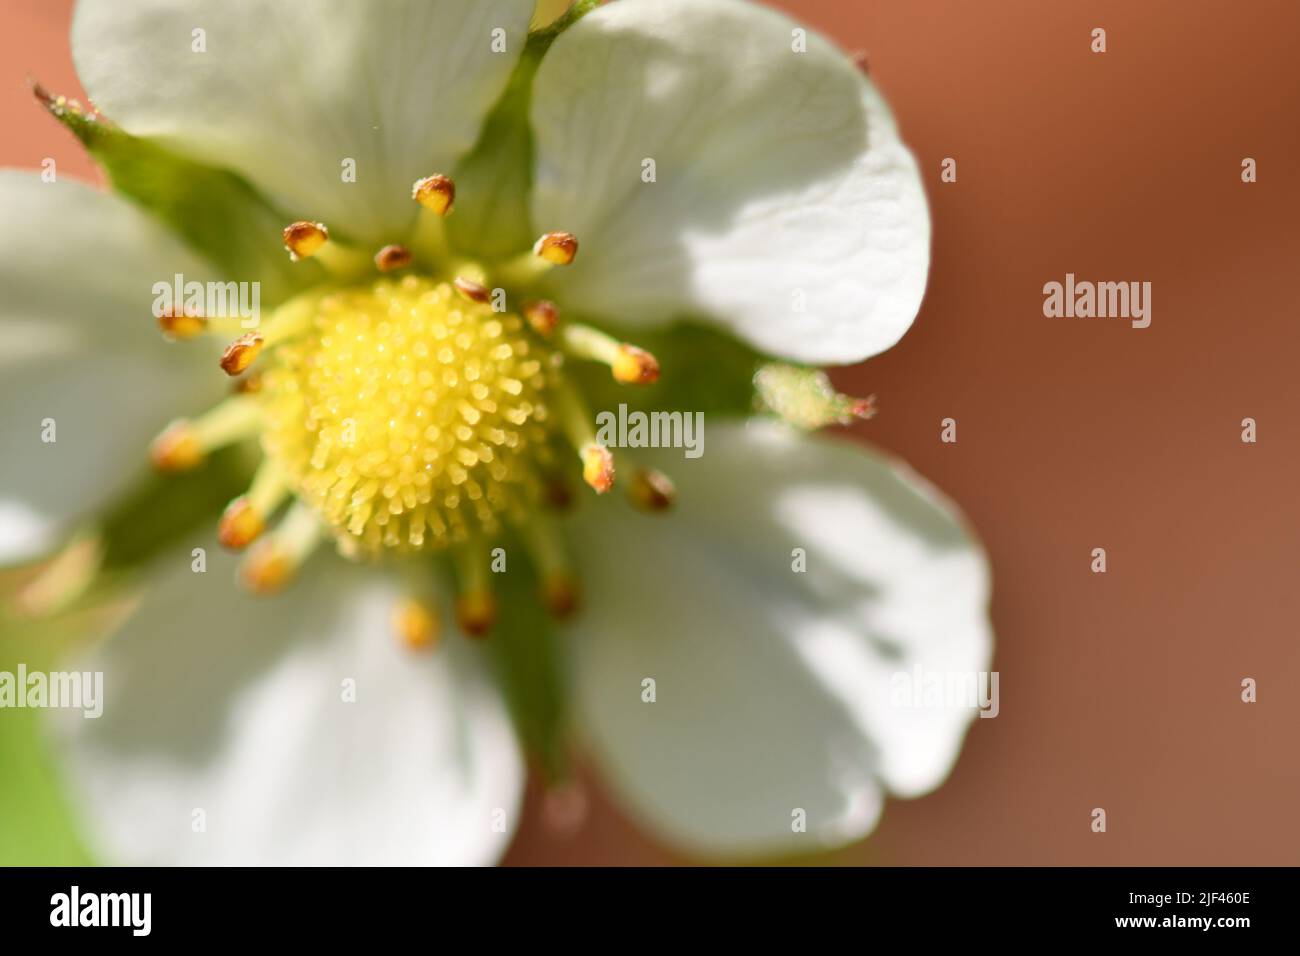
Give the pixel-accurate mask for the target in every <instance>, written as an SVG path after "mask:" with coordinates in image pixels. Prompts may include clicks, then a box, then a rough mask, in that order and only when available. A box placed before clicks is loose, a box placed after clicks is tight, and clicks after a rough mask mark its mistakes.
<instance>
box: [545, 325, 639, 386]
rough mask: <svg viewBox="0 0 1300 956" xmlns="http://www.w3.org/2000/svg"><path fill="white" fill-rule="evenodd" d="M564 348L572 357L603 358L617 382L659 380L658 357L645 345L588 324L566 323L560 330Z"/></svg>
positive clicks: (602, 360)
mask: <svg viewBox="0 0 1300 956" xmlns="http://www.w3.org/2000/svg"><path fill="white" fill-rule="evenodd" d="M560 335H561V342H562V343H563V345H564V350H565V351H566V352H568V353H569V354H570V355H572V356H574V357H575V358H580V359H587V360H589V361H593V362H603V363H604V364H605V365H608V366H609V369H610V373H611V374H612V375H613V376H614V380H615V381H616V382H620V383H622V384H624V385H652V384H654V383H655V382H657V381H659V360H658V359H656V358H655V357H654V356H653V355H651V354H650V353H649V352H647V351H646V350H645V349H641V348H637V347H636V346H635V345H629V344H628V343H626V342H619V341H618V340H617V339H614V338H611V337H610V336H608V335H606V334H605V333H604V332H601V331H600V330H599V329H594V328H592V327H591V326H590V325H583V324H581V323H576V322H571V323H566V324H565V326H564V328H563V329H562V330H561V332H560Z"/></svg>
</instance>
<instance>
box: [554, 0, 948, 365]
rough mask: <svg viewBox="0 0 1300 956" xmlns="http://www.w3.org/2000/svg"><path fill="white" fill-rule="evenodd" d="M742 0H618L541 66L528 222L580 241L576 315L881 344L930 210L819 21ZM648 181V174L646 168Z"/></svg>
mask: <svg viewBox="0 0 1300 956" xmlns="http://www.w3.org/2000/svg"><path fill="white" fill-rule="evenodd" d="M796 29H799V28H797V27H796V25H795V24H794V23H792V22H791V21H790V20H788V19H786V18H785V17H784V16H782V15H780V14H778V13H775V12H774V11H771V10H768V9H765V8H764V7H761V6H758V5H757V4H752V3H747V2H740V0H620V2H619V3H614V4H610V5H609V6H606V7H602V8H600V9H599V10H596V11H595V12H593V13H591V14H589V15H588V16H586V17H585V18H584V19H582V20H581V21H579V23H578V24H577V25H576V26H574V27H573V28H571V29H570V30H569V31H568V32H567V33H565V34H564V35H563V36H561V37H560V38H559V39H558V40H557V41H556V43H555V45H554V47H553V48H552V49H551V51H550V52H549V53H548V55H547V57H546V59H545V60H543V62H542V66H541V68H540V69H539V71H538V74H537V79H536V86H535V88H534V92H533V125H534V128H535V131H536V135H537V160H536V191H535V194H534V199H533V213H534V219H535V224H536V226H537V227H538V229H541V230H565V231H568V232H572V233H574V234H576V235H577V236H578V238H579V240H580V242H581V244H582V246H581V252H580V253H579V255H578V258H577V260H576V261H575V262H574V264H573V265H572V266H571V267H569V268H567V269H565V270H558V271H557V274H556V276H555V278H554V281H555V284H556V287H557V290H558V292H557V295H558V296H559V298H560V300H561V301H563V302H564V304H565V306H566V307H568V308H574V309H579V310H586V311H588V312H591V313H595V314H598V315H605V316H608V317H612V318H617V319H619V320H620V321H624V322H645V323H662V322H666V321H668V320H671V319H673V318H674V317H680V316H693V317H704V318H709V319H712V320H713V321H715V322H717V323H719V324H721V325H722V326H724V327H726V328H728V329H730V330H731V331H732V332H734V333H735V334H736V335H738V336H740V337H741V338H743V339H745V340H746V341H747V342H749V343H750V344H751V345H754V346H756V347H757V348H759V349H761V350H763V351H766V352H768V353H771V354H773V355H779V356H784V357H787V358H790V359H793V360H796V361H802V362H809V363H818V364H822V363H847V362H855V361H859V360H861V359H863V358H866V357H868V356H870V355H874V354H876V353H878V352H882V351H884V350H885V349H887V348H889V347H890V346H891V345H893V344H894V343H895V342H897V341H898V339H899V338H900V337H901V336H902V334H903V333H904V332H905V331H907V329H908V327H909V326H910V325H911V323H912V320H913V319H914V318H915V317H916V311H917V308H918V307H919V305H920V302H921V296H922V294H923V292H924V290H925V279H926V273H927V271H928V268H929V246H930V220H929V213H928V211H927V208H926V202H925V193H924V190H923V188H922V185H921V180H920V176H919V174H918V173H917V169H916V163H915V161H914V160H913V158H912V156H911V154H910V153H909V152H908V150H907V148H906V147H905V146H904V145H903V144H902V142H901V141H900V139H899V137H898V132H897V129H896V128H895V124H894V120H893V118H892V117H891V116H890V113H889V109H888V107H887V106H886V105H885V103H884V100H883V99H882V98H881V96H880V94H879V93H878V92H877V91H876V89H875V86H874V85H873V84H872V83H871V81H870V80H867V79H866V78H865V77H863V76H861V75H860V74H859V73H858V71H857V70H856V69H855V67H854V66H853V65H852V64H851V63H850V61H849V60H848V59H847V58H846V57H845V56H843V55H842V54H841V53H839V52H838V51H837V50H835V49H834V47H832V46H831V44H829V43H828V42H826V41H825V40H823V39H822V38H821V37H819V36H817V35H816V34H813V33H808V34H807V36H806V51H805V52H796V49H795V48H796V47H797V46H798V45H799V37H798V36H797V35H796V34H795V33H794V31H795V30H796ZM651 162H653V164H654V175H655V181H654V182H646V181H645V178H646V177H647V175H648V172H647V171H648V169H649V166H648V164H649V163H651Z"/></svg>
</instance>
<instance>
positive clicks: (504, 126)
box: [447, 0, 598, 259]
mask: <svg viewBox="0 0 1300 956" xmlns="http://www.w3.org/2000/svg"><path fill="white" fill-rule="evenodd" d="M597 6H598V4H597V3H596V0H578V2H577V3H575V4H574V5H573V6H571V7H570V8H569V10H568V11H567V12H566V13H565V14H564V15H563V16H561V17H560V18H559V19H557V20H555V21H554V22H553V23H551V24H550V25H549V26H546V27H543V28H542V29H540V30H537V31H534V32H533V33H530V34H529V36H528V40H527V42H526V44H525V46H524V52H523V53H522V54H521V55H520V57H519V62H518V63H517V64H515V69H514V72H513V73H512V74H511V76H510V80H509V82H508V83H507V84H506V89H505V92H504V93H502V94H501V98H500V99H499V100H497V103H496V106H494V107H493V108H492V112H490V113H489V114H488V117H487V119H486V120H485V121H484V123H483V129H482V131H481V132H480V133H479V138H478V142H477V143H476V144H475V146H474V148H473V149H472V150H471V151H470V153H469V155H467V156H465V157H464V158H463V159H462V160H461V161H460V163H459V165H458V166H457V168H456V172H455V175H454V179H455V180H456V197H457V198H456V211H455V214H454V215H452V216H450V217H449V218H448V219H447V233H448V235H449V237H450V238H451V242H452V244H453V245H454V246H455V247H456V248H457V249H459V250H461V251H463V252H465V253H467V254H469V255H473V256H478V257H482V258H485V259H499V258H504V257H506V256H508V255H510V254H511V253H515V252H519V251H521V250H524V249H527V248H528V247H529V246H531V245H532V243H533V240H534V239H536V238H537V236H536V234H535V233H534V231H533V228H532V225H531V223H532V211H531V209H530V208H529V203H528V197H529V195H530V194H531V192H532V187H533V154H534V150H533V130H532V126H531V124H530V123H529V119H528V114H529V110H530V108H531V105H532V96H533V78H534V77H535V76H536V75H537V68H538V66H540V65H541V62H542V58H543V57H544V56H545V55H546V51H547V50H549V49H550V48H551V44H552V43H554V42H555V40H556V38H557V37H559V35H560V34H561V33H563V32H564V31H565V30H567V29H568V28H569V27H571V26H573V24H575V23H577V22H578V20H580V19H582V17H584V16H585V15H586V14H587V13H589V12H590V11H591V10H593V9H595V8H596V7H597Z"/></svg>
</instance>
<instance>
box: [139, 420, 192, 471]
mask: <svg viewBox="0 0 1300 956" xmlns="http://www.w3.org/2000/svg"><path fill="white" fill-rule="evenodd" d="M204 457H205V453H204V449H203V446H202V445H201V444H200V443H199V436H198V434H197V433H196V431H195V429H194V425H193V423H191V422H189V421H187V420H185V419H180V420H178V421H174V422H172V423H171V424H170V425H168V426H167V427H166V428H165V429H164V430H163V432H162V434H160V435H159V436H158V437H157V438H155V439H154V440H153V444H151V445H150V446H149V460H150V461H152V462H153V466H154V467H155V468H157V469H158V470H159V471H168V472H176V471H189V470H190V469H191V468H196V467H198V466H199V465H200V464H202V462H203V459H204Z"/></svg>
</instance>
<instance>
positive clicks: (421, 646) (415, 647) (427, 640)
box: [393, 598, 442, 651]
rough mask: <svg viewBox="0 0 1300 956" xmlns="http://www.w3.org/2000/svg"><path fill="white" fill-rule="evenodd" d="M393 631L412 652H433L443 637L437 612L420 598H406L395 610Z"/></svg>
mask: <svg viewBox="0 0 1300 956" xmlns="http://www.w3.org/2000/svg"><path fill="white" fill-rule="evenodd" d="M393 630H394V631H396V632H397V636H398V638H399V639H400V640H401V642H402V644H403V645H405V646H406V647H407V648H408V649H409V650H412V651H427V650H431V649H432V648H433V647H435V646H436V645H437V643H438V640H439V639H440V638H441V637H442V634H441V630H442V629H441V627H439V622H438V614H437V610H436V609H435V608H434V607H433V606H432V605H431V604H430V603H429V602H428V601H423V600H420V599H418V598H405V599H404V600H402V601H399V602H398V604H397V606H396V607H394V608H393Z"/></svg>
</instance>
